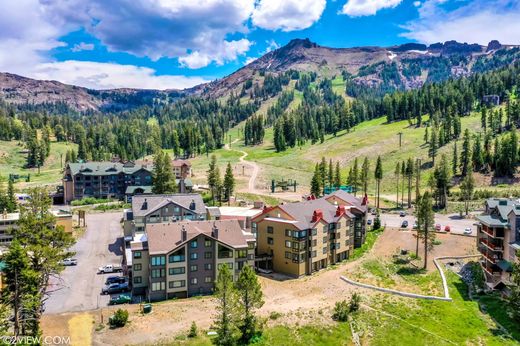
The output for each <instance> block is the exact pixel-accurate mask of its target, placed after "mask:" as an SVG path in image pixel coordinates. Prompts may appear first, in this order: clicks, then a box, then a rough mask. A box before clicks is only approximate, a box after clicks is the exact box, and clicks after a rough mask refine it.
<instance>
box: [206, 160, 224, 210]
mask: <svg viewBox="0 0 520 346" xmlns="http://www.w3.org/2000/svg"><path fill="white" fill-rule="evenodd" d="M207 173H208V186H209V188H210V190H211V199H212V200H213V205H214V204H215V196H216V195H217V193H218V194H220V193H219V191H220V186H221V182H220V170H219V168H218V166H217V157H216V156H215V155H211V161H210V163H209V169H208V171H207Z"/></svg>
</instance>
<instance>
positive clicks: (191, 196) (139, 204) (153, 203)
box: [132, 193, 206, 217]
mask: <svg viewBox="0 0 520 346" xmlns="http://www.w3.org/2000/svg"><path fill="white" fill-rule="evenodd" d="M145 201H146V203H147V207H146V209H145V208H144V207H143V204H144V202H145ZM192 201H193V202H195V209H194V210H193V212H195V213H196V214H199V215H203V214H206V206H205V205H204V201H203V200H202V196H201V195H199V194H197V193H186V194H180V193H179V194H169V195H137V196H134V197H133V198H132V212H133V213H134V217H135V216H146V215H148V214H150V213H152V212H154V211H156V210H158V209H160V208H162V207H164V206H166V205H168V204H170V203H174V204H177V205H179V206H181V207H182V208H184V209H190V205H191V203H192Z"/></svg>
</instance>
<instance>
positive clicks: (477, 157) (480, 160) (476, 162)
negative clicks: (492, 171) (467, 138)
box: [472, 134, 484, 172]
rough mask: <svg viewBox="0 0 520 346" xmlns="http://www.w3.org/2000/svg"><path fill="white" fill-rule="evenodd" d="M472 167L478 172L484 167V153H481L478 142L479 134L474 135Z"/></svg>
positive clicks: (480, 145) (480, 146)
mask: <svg viewBox="0 0 520 346" xmlns="http://www.w3.org/2000/svg"><path fill="white" fill-rule="evenodd" d="M472 161H473V168H474V169H475V170H476V171H477V172H478V171H481V170H482V168H483V167H484V154H483V153H482V144H481V143H480V134H478V135H477V136H476V137H475V142H474V143H473V153H472Z"/></svg>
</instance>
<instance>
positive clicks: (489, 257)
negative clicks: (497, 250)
mask: <svg viewBox="0 0 520 346" xmlns="http://www.w3.org/2000/svg"><path fill="white" fill-rule="evenodd" d="M482 256H484V257H485V258H486V259H487V260H488V261H489V262H491V263H493V264H496V263H497V261H498V260H499V259H500V258H499V257H498V256H497V255H490V254H487V253H485V252H483V253H482Z"/></svg>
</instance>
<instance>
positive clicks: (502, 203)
mask: <svg viewBox="0 0 520 346" xmlns="http://www.w3.org/2000/svg"><path fill="white" fill-rule="evenodd" d="M498 205H507V200H505V199H501V200H500V201H498Z"/></svg>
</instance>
